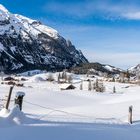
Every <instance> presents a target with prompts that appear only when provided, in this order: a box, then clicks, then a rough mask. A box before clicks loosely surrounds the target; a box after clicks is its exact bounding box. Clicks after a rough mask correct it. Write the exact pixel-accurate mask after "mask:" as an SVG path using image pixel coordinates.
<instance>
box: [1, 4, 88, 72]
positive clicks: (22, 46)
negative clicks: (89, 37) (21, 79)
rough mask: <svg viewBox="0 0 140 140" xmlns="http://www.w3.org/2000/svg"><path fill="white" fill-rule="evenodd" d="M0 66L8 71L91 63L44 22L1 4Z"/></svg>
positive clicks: (58, 67)
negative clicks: (10, 9) (12, 11)
mask: <svg viewBox="0 0 140 140" xmlns="http://www.w3.org/2000/svg"><path fill="white" fill-rule="evenodd" d="M0 14H1V16H0V66H1V67H3V68H4V70H5V72H7V73H9V72H20V71H25V70H30V69H37V68H38V69H46V70H59V69H63V68H69V67H72V66H73V65H78V64H80V63H84V62H88V61H87V59H86V58H85V57H84V55H83V54H82V53H81V52H80V51H78V50H76V48H75V46H74V45H73V44H72V43H71V41H66V39H65V38H63V37H62V36H61V35H59V33H58V32H57V31H56V30H55V29H53V28H51V27H49V26H46V25H43V24H41V22H40V21H37V20H33V19H30V18H27V17H24V16H22V15H18V14H12V13H10V12H8V10H7V9H6V8H5V7H4V6H2V5H0Z"/></svg>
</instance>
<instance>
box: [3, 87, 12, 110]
mask: <svg viewBox="0 0 140 140" xmlns="http://www.w3.org/2000/svg"><path fill="white" fill-rule="evenodd" d="M13 88H14V86H11V87H10V90H9V95H8V98H7V102H6V106H5V108H6V109H7V110H8V108H9V104H10V99H11V95H12V91H13Z"/></svg>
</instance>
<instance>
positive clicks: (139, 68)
mask: <svg viewBox="0 0 140 140" xmlns="http://www.w3.org/2000/svg"><path fill="white" fill-rule="evenodd" d="M128 71H129V72H130V73H132V74H137V73H140V64H138V65H136V66H133V67H131V68H129V69H128Z"/></svg>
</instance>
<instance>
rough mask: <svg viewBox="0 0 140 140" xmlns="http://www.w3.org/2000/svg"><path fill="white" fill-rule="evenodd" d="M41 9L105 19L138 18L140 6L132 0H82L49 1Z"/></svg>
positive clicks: (80, 16)
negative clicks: (71, 0) (80, 0)
mask: <svg viewBox="0 0 140 140" xmlns="http://www.w3.org/2000/svg"><path fill="white" fill-rule="evenodd" d="M43 9H44V10H45V11H46V12H48V11H51V12H56V13H59V14H66V15H69V16H73V17H79V18H85V17H87V16H93V17H94V16H97V15H98V16H101V17H102V18H107V19H110V20H112V19H120V18H125V19H130V20H140V6H139V5H137V3H135V1H134V2H133V3H132V1H129V0H128V1H127V2H126V1H122V2H116V3H112V2H110V1H109V0H106V1H98V0H95V1H84V2H75V3H73V2H71V3H60V2H49V3H47V4H46V5H45V6H44V7H43Z"/></svg>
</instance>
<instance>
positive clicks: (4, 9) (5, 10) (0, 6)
mask: <svg viewBox="0 0 140 140" xmlns="http://www.w3.org/2000/svg"><path fill="white" fill-rule="evenodd" d="M0 11H3V12H8V10H7V9H6V8H5V7H4V6H3V5H1V4H0Z"/></svg>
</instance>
